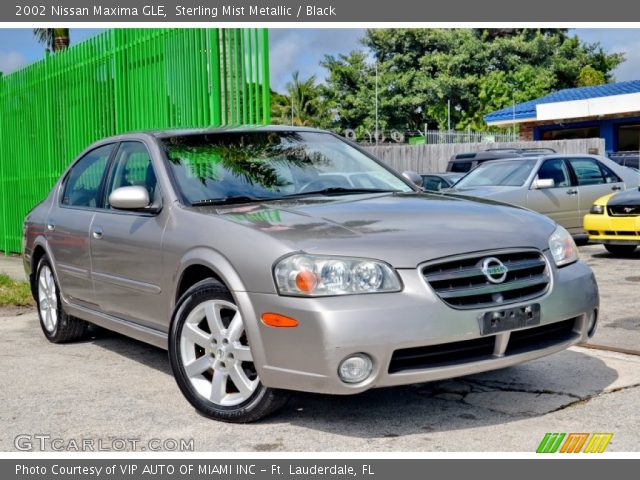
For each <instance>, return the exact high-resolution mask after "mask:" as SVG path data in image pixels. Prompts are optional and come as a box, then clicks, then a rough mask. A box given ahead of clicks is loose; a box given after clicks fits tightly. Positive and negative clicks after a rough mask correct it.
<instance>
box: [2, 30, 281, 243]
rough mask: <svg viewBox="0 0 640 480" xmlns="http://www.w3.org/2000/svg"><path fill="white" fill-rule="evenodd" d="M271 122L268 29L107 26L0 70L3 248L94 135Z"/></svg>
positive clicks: (18, 240)
mask: <svg viewBox="0 0 640 480" xmlns="http://www.w3.org/2000/svg"><path fill="white" fill-rule="evenodd" d="M269 122H270V90H269V55H268V32H267V30H265V29H239V28H234V29H114V30H108V31H105V32H103V33H101V34H99V35H97V36H95V37H93V38H90V39H89V40H87V41H85V42H82V43H79V44H77V45H74V46H72V47H71V48H69V49H68V50H66V51H60V52H57V53H55V54H54V55H47V56H46V57H45V58H44V59H43V60H41V61H39V62H36V63H33V64H31V65H29V66H27V67H25V68H23V69H21V70H19V71H17V72H15V73H12V74H9V75H6V76H2V75H1V74H0V250H3V251H4V252H5V253H6V252H19V251H20V250H21V225H22V221H23V218H24V216H25V215H26V213H27V212H28V211H29V210H30V209H31V208H32V207H33V206H34V205H35V204H36V203H38V202H39V201H41V200H42V199H43V198H44V196H45V195H46V194H47V192H48V191H49V189H50V188H51V186H52V185H53V183H54V182H55V180H56V179H57V178H58V176H59V175H60V173H61V172H62V171H63V170H64V168H65V167H66V166H67V165H68V164H69V162H71V161H72V160H73V158H74V157H75V156H76V155H77V154H78V153H79V152H80V151H81V150H82V149H84V148H85V147H86V146H87V145H89V144H90V143H92V142H93V141H95V140H97V139H100V138H103V137H106V136H110V135H114V134H118V133H122V132H126V131H132V130H147V129H166V128H176V127H208V126H219V125H233V124H268V123H269Z"/></svg>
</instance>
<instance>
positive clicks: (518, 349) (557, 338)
mask: <svg viewBox="0 0 640 480" xmlns="http://www.w3.org/2000/svg"><path fill="white" fill-rule="evenodd" d="M575 323H576V321H575V319H573V318H572V319H571V320H565V321H564V322H556V323H550V324H548V325H542V326H541V327H536V328H527V329H526V330H517V331H515V332H511V335H510V336H509V343H508V344H507V350H506V352H505V355H515V354H518V353H524V352H529V351H531V350H537V349H541V348H547V347H551V346H553V345H556V344H558V343H563V342H566V341H568V340H571V339H572V338H574V337H575V336H577V335H578V333H576V332H574V331H573V327H574V325H575Z"/></svg>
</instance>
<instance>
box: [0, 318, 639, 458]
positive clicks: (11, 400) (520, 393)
mask: <svg viewBox="0 0 640 480" xmlns="http://www.w3.org/2000/svg"><path fill="white" fill-rule="evenodd" d="M14 313H15V312H14ZM0 336H1V337H2V338H3V340H4V341H3V348H2V351H1V352H0V358H1V359H2V360H1V361H2V368H0V385H2V386H3V387H2V389H0V451H10V450H14V448H15V445H14V438H15V437H16V436H17V435H20V434H42V433H44V434H49V435H51V436H52V437H54V438H62V439H65V441H67V442H68V441H69V440H71V439H76V440H79V439H82V438H85V439H86V438H92V439H110V438H114V437H117V438H123V437H124V438H138V439H140V442H142V443H141V444H142V445H144V442H146V441H148V440H149V439H152V438H159V439H168V438H171V439H194V447H195V450H196V451H218V450H220V451H223V450H224V451H280V450H281V451H392V450H397V451H421V452H424V451H486V450H489V451H524V452H531V451H534V450H535V448H536V447H537V445H538V443H539V442H540V440H541V439H542V437H543V436H544V434H545V433H546V432H613V433H614V438H613V441H612V442H611V444H610V446H609V449H608V451H638V450H640V436H639V435H638V431H639V430H640V415H638V408H637V406H638V405H639V404H640V357H637V356H631V355H623V354H618V353H611V352H602V351H596V350H588V349H583V348H572V349H571V350H568V351H565V352H562V353H559V354H556V355H553V356H550V357H547V358H544V359H540V360H536V361H534V362H531V363H528V364H524V365H520V366H517V367H511V368H507V369H504V370H500V371H496V372H490V373H484V374H480V375H473V376H469V377H464V378H460V379H456V380H448V381H443V382H435V383H430V384H421V385H413V386H407V387H399V388H387V389H379V390H373V391H369V392H367V393H365V394H362V395H358V396H345V397H340V396H326V395H310V394H295V395H293V397H292V399H291V400H290V402H289V404H288V405H287V406H286V407H285V408H284V409H283V410H282V411H281V412H279V413H277V414H276V415H274V416H273V417H271V418H269V419H266V420H265V421H263V422H260V423H257V424H251V425H230V424H225V423H220V422H215V421H212V420H208V419H206V418H203V417H202V416H200V415H199V414H198V413H196V412H195V410H194V409H193V408H191V406H190V405H189V404H188V403H187V402H186V401H185V400H184V398H183V397H182V395H181V394H180V392H179V390H178V388H177V386H176V384H175V381H174V380H173V377H172V376H171V373H170V370H169V363H168V360H167V355H166V352H164V351H162V350H159V349H157V348H154V347H151V346H148V345H146V344H142V343H139V342H137V341H134V340H131V339H128V338H125V337H122V336H120V335H116V334H113V333H110V332H107V331H104V330H97V331H96V332H95V335H94V337H93V338H92V339H90V340H87V341H84V342H79V343H72V344H66V345H54V344H51V343H49V342H47V341H46V340H45V338H44V337H43V335H42V333H41V332H40V327H39V325H38V320H37V315H36V314H35V313H34V312H31V311H27V312H26V313H24V314H22V315H15V314H12V315H10V316H4V317H0Z"/></svg>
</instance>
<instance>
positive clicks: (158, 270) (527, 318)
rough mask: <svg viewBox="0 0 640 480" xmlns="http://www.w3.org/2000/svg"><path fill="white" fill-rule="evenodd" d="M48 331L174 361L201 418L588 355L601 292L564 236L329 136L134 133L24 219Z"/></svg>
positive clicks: (82, 164) (288, 131)
mask: <svg viewBox="0 0 640 480" xmlns="http://www.w3.org/2000/svg"><path fill="white" fill-rule="evenodd" d="M24 265H25V269H26V271H27V273H28V275H29V277H30V279H31V285H32V289H33V294H34V296H35V298H36V300H37V305H38V312H39V315H40V321H41V325H42V330H43V331H44V334H45V336H46V337H47V338H48V339H49V340H51V341H52V342H56V343H58V342H65V341H71V340H75V339H78V338H80V337H81V336H82V335H84V334H85V332H86V329H87V325H88V324H89V323H91V324H95V325H100V326H102V327H105V328H108V329H111V330H114V331H117V332H120V333H122V334H125V335H128V336H130V337H133V338H136V339H139V340H142V341H145V342H148V343H151V344H153V345H157V346H159V347H162V348H167V349H168V350H169V360H170V363H171V368H172V371H173V373H174V375H175V378H176V380H177V384H178V386H179V387H180V389H181V390H182V392H183V393H184V395H185V397H186V398H187V400H188V401H189V402H191V404H192V405H194V406H195V408H197V409H198V410H200V411H201V412H203V413H204V414H205V415H208V416H210V417H213V418H216V419H220V420H225V421H233V422H249V421H253V420H257V419H259V418H261V417H263V416H265V415H267V414H269V413H270V412H273V411H274V410H275V409H277V408H278V407H279V406H281V405H282V404H283V403H284V402H285V401H286V398H287V391H290V390H302V391H308V392H321V393H332V394H355V393H359V392H362V391H364V390H367V389H369V388H373V387H384V386H391V385H401V384H408V383H416V382H424V381H429V380H436V379H443V378H448V377H455V376H460V375H467V374H470V373H474V372H481V371H486V370H491V369H496V368H502V367H506V366H509V365H514V364H517V363H520V362H523V361H527V360H531V359H533V358H537V357H541V356H543V355H547V354H550V353H554V352H557V351H560V350H563V349H565V348H567V347H569V346H570V345H573V344H575V343H578V342H580V341H585V340H586V339H587V338H588V336H589V335H591V334H592V333H593V331H594V330H595V326H596V321H597V310H598V290H597V286H596V282H595V279H594V277H593V274H592V272H591V270H590V269H589V268H588V267H587V266H586V265H585V264H583V263H581V262H580V261H578V254H577V251H576V247H575V244H574V243H573V240H572V239H571V236H570V235H569V234H568V233H567V231H566V230H564V228H562V227H559V226H558V225H556V224H555V223H554V222H553V221H551V220H549V219H548V218H546V217H543V216H541V215H538V214H536V213H533V212H530V211H527V210H524V209H520V208H517V207H511V206H505V205H493V204H491V203H490V202H483V201H472V200H465V199H460V198H455V197H448V196H446V195H441V194H432V195H430V194H425V193H421V192H419V191H418V189H417V188H416V187H414V186H413V185H411V184H409V183H407V181H406V180H404V179H403V178H402V177H401V176H399V175H398V174H397V173H395V172H393V171H392V170H390V169H389V168H387V167H386V166H384V165H383V164H381V163H380V162H378V161H377V160H376V159H374V158H372V157H371V156H370V155H368V154H367V153H365V152H363V151H361V150H360V149H358V148H357V147H356V146H354V145H352V144H350V143H348V142H345V141H344V140H342V139H340V138H339V137H337V136H335V135H333V134H330V133H327V132H322V131H318V130H312V129H293V128H289V127H287V128H275V127H271V128H269V127H265V128H257V129H256V128H254V129H250V128H246V129H229V130H224V129H223V130H207V131H202V130H194V131H159V132H146V133H134V134H126V135H121V136H118V137H113V138H108V139H105V140H102V141H100V142H97V143H95V144H94V145H92V146H90V147H89V148H88V149H87V150H86V151H84V152H83V153H82V154H81V155H80V156H79V157H78V159H77V160H75V161H74V162H73V163H72V165H71V166H70V167H69V168H68V169H67V171H66V172H64V174H63V175H62V177H61V178H60V180H59V181H58V182H57V183H56V185H55V186H54V187H53V189H52V190H51V193H50V194H49V195H48V197H47V198H46V199H45V200H44V201H43V202H42V203H40V204H39V205H38V206H36V207H35V208H34V209H33V210H32V211H31V212H30V213H29V215H28V216H27V218H26V220H25V225H24Z"/></svg>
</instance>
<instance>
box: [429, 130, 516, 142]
mask: <svg viewBox="0 0 640 480" xmlns="http://www.w3.org/2000/svg"><path fill="white" fill-rule="evenodd" d="M423 135H424V137H425V139H426V143H427V145H437V144H441V143H497V142H517V141H518V140H519V137H518V134H517V133H516V132H500V133H494V132H472V131H454V130H450V131H448V130H427V129H425V130H424V131H423Z"/></svg>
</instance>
